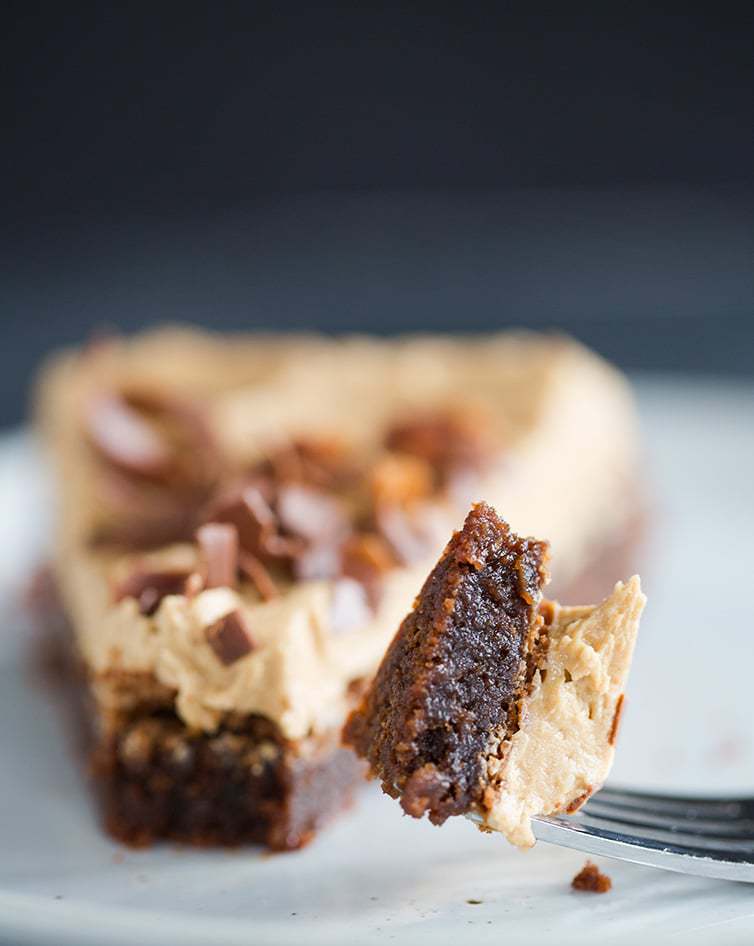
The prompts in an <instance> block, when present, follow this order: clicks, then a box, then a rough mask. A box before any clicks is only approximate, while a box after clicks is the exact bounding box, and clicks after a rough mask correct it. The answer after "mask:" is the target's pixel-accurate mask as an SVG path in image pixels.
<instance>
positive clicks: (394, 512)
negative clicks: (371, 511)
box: [375, 506, 430, 565]
mask: <svg viewBox="0 0 754 946" xmlns="http://www.w3.org/2000/svg"><path fill="white" fill-rule="evenodd" d="M375 519H376V522H377V528H378V530H379V532H380V534H381V535H382V536H383V538H384V539H385V541H386V542H387V544H388V545H389V547H390V549H391V551H392V552H393V554H394V555H395V557H396V558H397V559H398V561H399V562H400V563H401V564H402V565H411V564H413V563H414V562H417V561H421V559H422V558H423V557H424V556H425V555H426V554H427V551H428V548H429V546H430V538H429V536H427V534H426V533H425V531H424V530H423V529H422V527H421V524H420V523H419V522H417V521H416V519H415V518H414V517H413V516H411V515H410V514H409V513H408V512H407V511H406V510H404V509H402V508H401V507H400V506H380V507H378V508H377V509H376V510H375Z"/></svg>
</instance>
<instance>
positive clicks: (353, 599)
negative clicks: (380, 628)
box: [330, 578, 372, 634]
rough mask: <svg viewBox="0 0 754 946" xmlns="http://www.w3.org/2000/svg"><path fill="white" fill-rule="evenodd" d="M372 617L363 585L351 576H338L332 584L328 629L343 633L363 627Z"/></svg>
mask: <svg viewBox="0 0 754 946" xmlns="http://www.w3.org/2000/svg"><path fill="white" fill-rule="evenodd" d="M371 619H372V609H371V607H370V605H369V601H368V600H367V594H366V590H365V589H364V586H363V585H362V584H360V583H359V582H358V581H356V580H355V579H353V578H340V579H339V580H338V581H336V582H335V584H334V585H333V591H332V601H331V603H330V629H331V630H332V632H333V633H335V634H345V633H348V632H349V631H353V630H357V629H358V628H360V627H364V626H365V625H366V624H368V623H369V621H370V620H371Z"/></svg>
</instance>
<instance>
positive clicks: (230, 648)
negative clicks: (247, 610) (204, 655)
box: [205, 611, 256, 667]
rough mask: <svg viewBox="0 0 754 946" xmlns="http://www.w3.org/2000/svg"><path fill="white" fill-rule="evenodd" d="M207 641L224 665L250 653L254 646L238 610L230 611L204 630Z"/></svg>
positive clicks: (228, 664) (249, 632)
mask: <svg viewBox="0 0 754 946" xmlns="http://www.w3.org/2000/svg"><path fill="white" fill-rule="evenodd" d="M205 634H206V638H207V643H208V644H209V646H210V647H211V648H212V650H213V651H214V653H215V656H216V657H217V659H218V660H219V661H220V663H222V664H224V665H225V666H226V667H227V666H230V664H233V663H235V662H236V661H237V660H240V659H241V657H245V656H246V655H247V654H250V653H251V652H252V650H254V649H255V648H256V643H255V641H254V638H253V637H252V635H251V631H250V630H249V628H248V626H247V624H246V621H245V620H244V617H243V615H242V614H241V612H240V611H231V612H230V613H229V614H226V615H224V616H223V617H221V618H220V619H219V621H215V623H214V624H211V625H210V626H209V627H208V628H207V629H206V631H205Z"/></svg>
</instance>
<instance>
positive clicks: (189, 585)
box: [183, 572, 204, 598]
mask: <svg viewBox="0 0 754 946" xmlns="http://www.w3.org/2000/svg"><path fill="white" fill-rule="evenodd" d="M203 590H204V576H203V575H201V574H200V573H199V572H191V574H190V575H189V576H188V578H187V579H186V584H185V586H184V589H183V591H184V594H185V595H186V597H187V598H195V597H196V596H197V595H198V594H199V593H200V592H201V591H203Z"/></svg>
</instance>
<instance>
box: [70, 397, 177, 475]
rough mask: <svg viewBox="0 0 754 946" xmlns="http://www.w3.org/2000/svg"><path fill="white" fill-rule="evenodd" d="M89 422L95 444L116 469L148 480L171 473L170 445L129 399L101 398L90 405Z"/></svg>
mask: <svg viewBox="0 0 754 946" xmlns="http://www.w3.org/2000/svg"><path fill="white" fill-rule="evenodd" d="M85 422H86V430H87V434H88V436H89V439H90V441H91V443H92V444H93V445H94V447H95V448H96V449H97V450H98V451H99V452H100V453H101V454H102V456H103V457H104V458H105V459H106V460H108V461H109V462H110V463H112V464H113V465H114V466H116V467H118V468H120V469H122V470H125V471H126V472H128V473H131V474H135V475H137V476H146V477H159V476H165V475H166V474H167V473H168V472H169V471H170V468H171V465H172V460H173V457H172V451H171V449H170V444H169V443H168V442H167V441H166V439H165V438H164V437H163V436H161V434H160V433H159V431H157V430H156V428H154V427H153V426H152V425H151V424H150V423H149V422H148V421H147V420H145V419H144V417H143V416H142V415H141V414H140V413H139V412H138V411H137V410H136V409H135V408H133V407H132V406H131V405H130V404H129V403H128V402H127V401H126V400H125V398H123V397H121V396H119V395H116V394H104V393H103V394H100V395H99V396H97V397H96V398H94V399H93V400H92V402H91V403H90V404H89V406H88V409H87V411H86V414H85Z"/></svg>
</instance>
